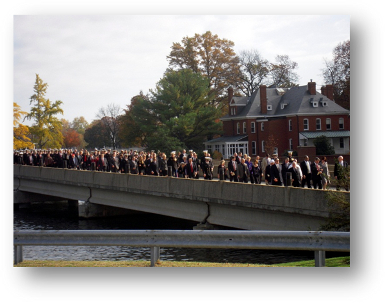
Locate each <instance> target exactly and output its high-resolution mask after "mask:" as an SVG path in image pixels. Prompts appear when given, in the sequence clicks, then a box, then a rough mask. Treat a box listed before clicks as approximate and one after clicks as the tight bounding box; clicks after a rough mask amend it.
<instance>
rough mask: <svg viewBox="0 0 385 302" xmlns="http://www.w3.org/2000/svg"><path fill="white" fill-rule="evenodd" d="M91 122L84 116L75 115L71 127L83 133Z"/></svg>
mask: <svg viewBox="0 0 385 302" xmlns="http://www.w3.org/2000/svg"><path fill="white" fill-rule="evenodd" d="M89 125H90V124H89V123H88V122H87V121H86V119H85V118H84V116H80V117H75V118H74V120H73V121H72V123H71V128H72V129H75V130H76V132H77V133H80V134H83V135H84V132H85V131H86V129H87V127H88V126H89Z"/></svg>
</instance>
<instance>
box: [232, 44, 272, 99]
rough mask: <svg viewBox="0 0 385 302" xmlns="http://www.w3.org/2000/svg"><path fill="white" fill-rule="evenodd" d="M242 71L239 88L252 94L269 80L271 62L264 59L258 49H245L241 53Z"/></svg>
mask: <svg viewBox="0 0 385 302" xmlns="http://www.w3.org/2000/svg"><path fill="white" fill-rule="evenodd" d="M239 63H240V69H241V73H240V76H239V83H238V88H239V89H240V90H241V91H242V92H243V93H244V94H245V95H246V96H251V95H252V94H253V92H254V91H255V90H257V89H258V87H259V86H260V85H261V84H262V83H264V82H267V79H268V76H269V74H270V70H269V62H268V61H267V60H264V59H263V58H262V57H261V55H260V54H259V52H258V51H257V50H249V51H247V50H243V51H241V53H240V55H239Z"/></svg>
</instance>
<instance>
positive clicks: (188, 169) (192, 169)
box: [184, 162, 197, 178]
mask: <svg viewBox="0 0 385 302" xmlns="http://www.w3.org/2000/svg"><path fill="white" fill-rule="evenodd" d="M196 172H197V168H196V166H195V165H194V163H193V162H191V164H190V163H188V164H187V165H186V166H185V167H184V175H187V178H194V177H195V173H196Z"/></svg>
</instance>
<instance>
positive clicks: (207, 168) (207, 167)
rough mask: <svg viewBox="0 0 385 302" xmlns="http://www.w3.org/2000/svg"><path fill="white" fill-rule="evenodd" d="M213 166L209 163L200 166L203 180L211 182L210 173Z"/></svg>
mask: <svg viewBox="0 0 385 302" xmlns="http://www.w3.org/2000/svg"><path fill="white" fill-rule="evenodd" d="M212 167H213V165H212V163H211V162H208V163H207V162H204V163H203V165H202V172H203V174H204V175H206V176H204V178H205V179H209V180H212V179H213V171H212V169H211V168H212Z"/></svg>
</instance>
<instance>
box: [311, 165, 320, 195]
mask: <svg viewBox="0 0 385 302" xmlns="http://www.w3.org/2000/svg"><path fill="white" fill-rule="evenodd" d="M310 167H311V180H312V181H313V187H314V189H317V187H318V189H322V178H321V170H320V168H321V167H320V165H319V164H317V163H312V164H311V165H310Z"/></svg>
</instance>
